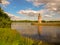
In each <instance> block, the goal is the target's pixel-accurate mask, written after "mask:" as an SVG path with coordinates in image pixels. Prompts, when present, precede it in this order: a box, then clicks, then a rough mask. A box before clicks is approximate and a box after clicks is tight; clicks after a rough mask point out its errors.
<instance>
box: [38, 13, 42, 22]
mask: <svg viewBox="0 0 60 45" xmlns="http://www.w3.org/2000/svg"><path fill="white" fill-rule="evenodd" d="M41 20H42V19H41V15H40V13H39V15H38V23H41Z"/></svg>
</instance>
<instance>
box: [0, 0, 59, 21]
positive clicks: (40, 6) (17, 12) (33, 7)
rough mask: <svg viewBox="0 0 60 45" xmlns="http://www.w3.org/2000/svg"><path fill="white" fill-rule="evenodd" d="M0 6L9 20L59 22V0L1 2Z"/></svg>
mask: <svg viewBox="0 0 60 45" xmlns="http://www.w3.org/2000/svg"><path fill="white" fill-rule="evenodd" d="M0 6H1V7H2V9H3V10H4V12H5V13H7V14H8V16H10V17H11V20H37V19H38V18H37V17H38V14H39V13H40V14H41V17H42V20H60V0H1V3H0Z"/></svg>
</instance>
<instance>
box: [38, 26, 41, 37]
mask: <svg viewBox="0 0 60 45" xmlns="http://www.w3.org/2000/svg"><path fill="white" fill-rule="evenodd" d="M41 33H42V26H40V25H38V35H39V37H40V36H41Z"/></svg>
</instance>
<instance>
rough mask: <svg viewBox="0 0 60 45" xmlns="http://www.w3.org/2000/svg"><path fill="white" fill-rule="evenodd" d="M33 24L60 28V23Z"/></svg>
mask: <svg viewBox="0 0 60 45" xmlns="http://www.w3.org/2000/svg"><path fill="white" fill-rule="evenodd" d="M31 24H32V25H40V26H60V23H31Z"/></svg>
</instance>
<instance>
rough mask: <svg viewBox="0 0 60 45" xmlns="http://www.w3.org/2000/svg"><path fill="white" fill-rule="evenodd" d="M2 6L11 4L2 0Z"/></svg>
mask: <svg viewBox="0 0 60 45" xmlns="http://www.w3.org/2000/svg"><path fill="white" fill-rule="evenodd" d="M1 4H2V5H3V6H7V5H9V4H10V2H9V1H7V0H1Z"/></svg>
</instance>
